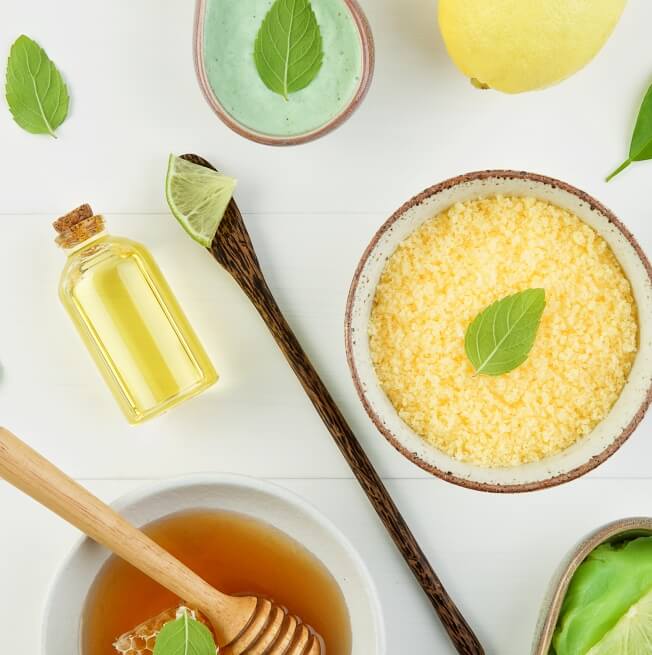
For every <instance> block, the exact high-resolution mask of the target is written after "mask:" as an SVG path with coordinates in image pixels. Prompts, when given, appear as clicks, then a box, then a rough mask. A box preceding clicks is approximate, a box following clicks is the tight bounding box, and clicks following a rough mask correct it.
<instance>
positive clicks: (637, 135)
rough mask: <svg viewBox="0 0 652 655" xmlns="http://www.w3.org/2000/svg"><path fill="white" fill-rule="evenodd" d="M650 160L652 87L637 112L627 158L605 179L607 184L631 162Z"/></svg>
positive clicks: (651, 147)
mask: <svg viewBox="0 0 652 655" xmlns="http://www.w3.org/2000/svg"><path fill="white" fill-rule="evenodd" d="M646 159H652V86H650V88H649V89H648V90H647V93H646V94H645V98H643V104H642V105H641V108H640V110H639V112H638V118H637V119H636V126H635V127H634V134H633V135H632V142H631V144H630V146H629V157H627V159H625V161H624V162H623V163H622V164H621V165H620V166H619V167H618V168H617V169H616V170H615V171H614V172H613V173H611V175H609V177H607V182H609V180H612V179H613V178H614V177H616V175H618V173H620V172H622V171H624V170H625V169H626V168H627V167H628V166H629V165H630V164H631V163H632V162H635V161H645V160H646Z"/></svg>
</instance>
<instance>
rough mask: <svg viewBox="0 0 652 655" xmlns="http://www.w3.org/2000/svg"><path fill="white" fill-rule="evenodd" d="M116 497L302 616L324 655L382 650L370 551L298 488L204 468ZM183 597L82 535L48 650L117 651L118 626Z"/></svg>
mask: <svg viewBox="0 0 652 655" xmlns="http://www.w3.org/2000/svg"><path fill="white" fill-rule="evenodd" d="M114 507H115V508H116V509H118V511H120V512H121V513H122V514H123V515H124V516H125V517H126V518H127V519H129V520H130V521H131V522H133V523H134V524H136V525H138V526H143V527H144V529H145V531H146V532H147V533H148V534H149V535H150V536H151V537H152V538H153V539H154V540H155V541H157V542H158V543H160V544H161V545H162V546H163V547H165V548H166V549H167V550H169V551H170V552H171V553H172V554H173V555H175V556H176V557H178V558H179V559H180V560H181V561H183V562H184V563H185V564H187V565H188V566H189V567H190V568H191V569H193V570H194V571H195V572H197V573H198V574H199V575H200V576H202V577H203V578H205V579H206V580H207V581H208V582H209V583H211V584H212V585H214V586H215V587H217V588H218V589H220V590H222V591H224V592H226V593H232V594H240V593H244V594H250V593H252V594H256V595H259V596H267V597H270V598H273V599H274V600H275V601H276V602H277V603H279V604H280V605H282V606H284V607H286V608H287V609H288V610H289V611H291V612H292V613H293V614H296V615H298V616H301V617H302V618H303V619H304V620H305V621H306V622H307V623H308V624H310V625H311V626H313V627H314V628H315V630H316V631H317V632H318V633H319V634H320V635H321V636H322V637H323V639H324V642H325V644H326V653H327V655H384V654H385V652H386V645H385V629H384V623H383V617H382V610H381V606H380V601H379V598H378V593H377V591H376V587H375V585H374V583H373V580H372V579H371V576H370V574H369V572H368V570H367V568H366V566H365V564H364V562H363V561H362V558H361V557H360V555H359V554H358V553H357V552H356V551H355V549H354V548H353V546H352V545H351V544H350V543H349V541H348V540H347V539H346V538H345V537H344V535H343V534H342V533H341V532H340V531H339V530H338V529H337V528H336V527H335V526H334V525H333V524H332V523H330V521H328V520H327V519H326V518H324V517H323V516H322V515H321V514H320V513H319V512H318V511H317V510H316V509H315V508H314V507H312V506H311V505H309V504H308V503H306V502H305V501H304V500H302V499H301V498H299V497H298V496H296V495H295V494H293V493H292V492H290V491H287V490H286V489H284V488H282V487H278V486H276V485H273V484H271V483H269V482H264V481H261V480H256V479H254V478H248V477H242V476H234V475H226V474H211V475H197V476H189V477H184V478H179V479H173V480H164V481H160V482H157V483H154V484H150V485H148V486H147V487H146V488H144V489H143V490H140V491H137V492H134V493H131V494H128V495H127V496H125V497H123V498H121V499H120V500H118V501H117V502H116V503H115V504H114ZM179 602H180V599H178V598H175V597H174V595H173V594H171V593H170V592H168V591H167V590H165V589H163V588H162V587H160V586H158V585H157V584H156V583H155V582H153V581H152V580H150V579H148V578H147V577H145V576H144V575H143V574H141V573H139V572H137V571H136V570H135V569H133V568H132V567H131V566H130V565H128V564H126V563H125V562H123V561H121V560H119V559H117V558H116V557H115V556H111V555H110V554H109V553H108V551H106V550H105V549H104V548H103V547H101V546H99V545H97V544H96V543H94V542H93V541H91V540H90V539H83V540H81V541H80V542H79V543H78V544H77V545H76V546H75V548H74V549H73V551H72V552H71V553H70V555H69V556H68V558H67V560H66V561H65V562H64V564H63V566H62V568H61V570H60V571H59V573H58V574H57V576H56V579H55V581H54V583H53V586H52V589H51V592H50V595H49V599H48V603H47V607H46V612H45V620H44V627H43V633H42V653H43V655H71V654H73V655H75V654H78V655H121V651H120V650H118V649H116V646H115V645H114V644H115V642H116V640H117V638H118V637H119V636H120V635H122V634H125V633H128V632H129V631H130V630H132V629H133V628H135V627H136V626H138V625H139V624H141V623H143V622H144V621H147V620H148V619H149V618H151V617H154V616H156V615H157V614H159V613H161V612H162V611H164V610H166V609H168V608H170V607H174V606H176V605H178V604H179ZM127 655H151V651H150V650H148V649H147V646H144V647H143V648H139V649H138V650H135V651H134V652H133V653H132V652H129V653H128V654H127Z"/></svg>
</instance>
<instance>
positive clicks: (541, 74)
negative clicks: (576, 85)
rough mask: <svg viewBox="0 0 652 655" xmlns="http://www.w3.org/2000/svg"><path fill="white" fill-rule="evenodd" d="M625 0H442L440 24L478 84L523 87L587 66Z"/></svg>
mask: <svg viewBox="0 0 652 655" xmlns="http://www.w3.org/2000/svg"><path fill="white" fill-rule="evenodd" d="M625 2H626V0H439V25H440V28H441V32H442V35H443V37H444V41H445V43H446V47H447V49H448V52H449V54H450V56H451V58H452V59H453V61H454V62H455V64H456V65H457V67H458V68H459V69H460V70H461V71H462V72H463V73H464V74H465V75H466V76H467V77H469V78H471V81H472V82H473V83H474V84H476V85H477V86H481V87H490V88H492V89H498V90H499V91H505V92H506V93H520V92H522V91H531V90H533V89H540V88H542V87H546V86H550V85H551V84H556V83H557V82H560V81H561V80H563V79H565V78H567V77H569V76H570V75H572V74H573V73H575V72H577V71H578V70H579V69H580V68H582V67H583V66H585V65H586V64H587V63H588V62H589V61H590V60H591V59H593V57H594V56H595V55H596V54H597V53H598V51H599V50H600V48H602V46H603V45H604V43H605V41H606V40H607V38H608V37H609V35H610V34H611V32H612V30H613V29H614V27H615V26H616V23H617V22H618V19H619V18H620V15H621V13H622V11H623V8H624V6H625Z"/></svg>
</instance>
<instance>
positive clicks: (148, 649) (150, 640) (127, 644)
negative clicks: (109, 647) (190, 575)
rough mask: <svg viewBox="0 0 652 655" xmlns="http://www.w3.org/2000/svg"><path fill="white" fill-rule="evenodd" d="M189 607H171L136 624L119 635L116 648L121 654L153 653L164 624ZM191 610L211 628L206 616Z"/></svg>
mask: <svg viewBox="0 0 652 655" xmlns="http://www.w3.org/2000/svg"><path fill="white" fill-rule="evenodd" d="M187 609H188V608H187V607H185V606H184V605H180V606H179V607H171V608H170V609H167V610H165V611H164V612H161V613H160V614H157V615H156V616H154V617H152V618H151V619H147V621H145V622H144V623H141V624H140V625H138V626H136V627H135V628H134V629H133V630H130V631H129V632H126V633H125V634H123V635H122V636H121V637H118V639H117V640H116V642H115V643H114V644H113V648H114V650H115V651H116V653H119V654H120V655H153V654H154V644H155V643H156V637H158V633H159V632H160V631H161V629H162V628H163V626H164V625H165V624H166V623H168V622H169V621H174V619H176V618H178V617H179V616H181V613H182V612H183V611H184V610H187ZM189 612H190V616H191V617H192V618H193V619H197V620H198V621H201V622H202V623H204V624H205V625H206V626H208V627H209V628H210V624H209V623H208V620H207V619H206V617H204V616H203V615H202V614H200V613H199V612H195V611H193V610H189Z"/></svg>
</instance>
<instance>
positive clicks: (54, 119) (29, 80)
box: [5, 34, 69, 136]
mask: <svg viewBox="0 0 652 655" xmlns="http://www.w3.org/2000/svg"><path fill="white" fill-rule="evenodd" d="M5 97H6V98H7V104H8V105H9V109H10V111H11V113H12V115H13V117H14V120H15V121H16V123H18V125H20V127H22V128H23V129H24V130H27V131H28V132H31V133H32V134H50V135H51V136H56V135H55V133H54V131H55V130H56V129H57V128H58V127H59V125H61V123H63V121H64V120H65V119H66V116H67V115H68V103H69V97H68V90H67V89H66V83H65V82H64V81H63V78H62V77H61V73H59V71H58V70H57V67H56V66H55V65H54V64H53V63H52V61H51V60H50V58H49V57H48V56H47V55H46V54H45V50H43V48H41V47H40V46H39V45H38V43H36V42H35V41H32V39H30V38H29V37H27V36H25V35H24V34H23V35H22V36H19V37H18V38H17V39H16V41H15V42H14V44H13V45H12V46H11V52H10V53H9V60H8V62H7V79H6V83H5Z"/></svg>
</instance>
